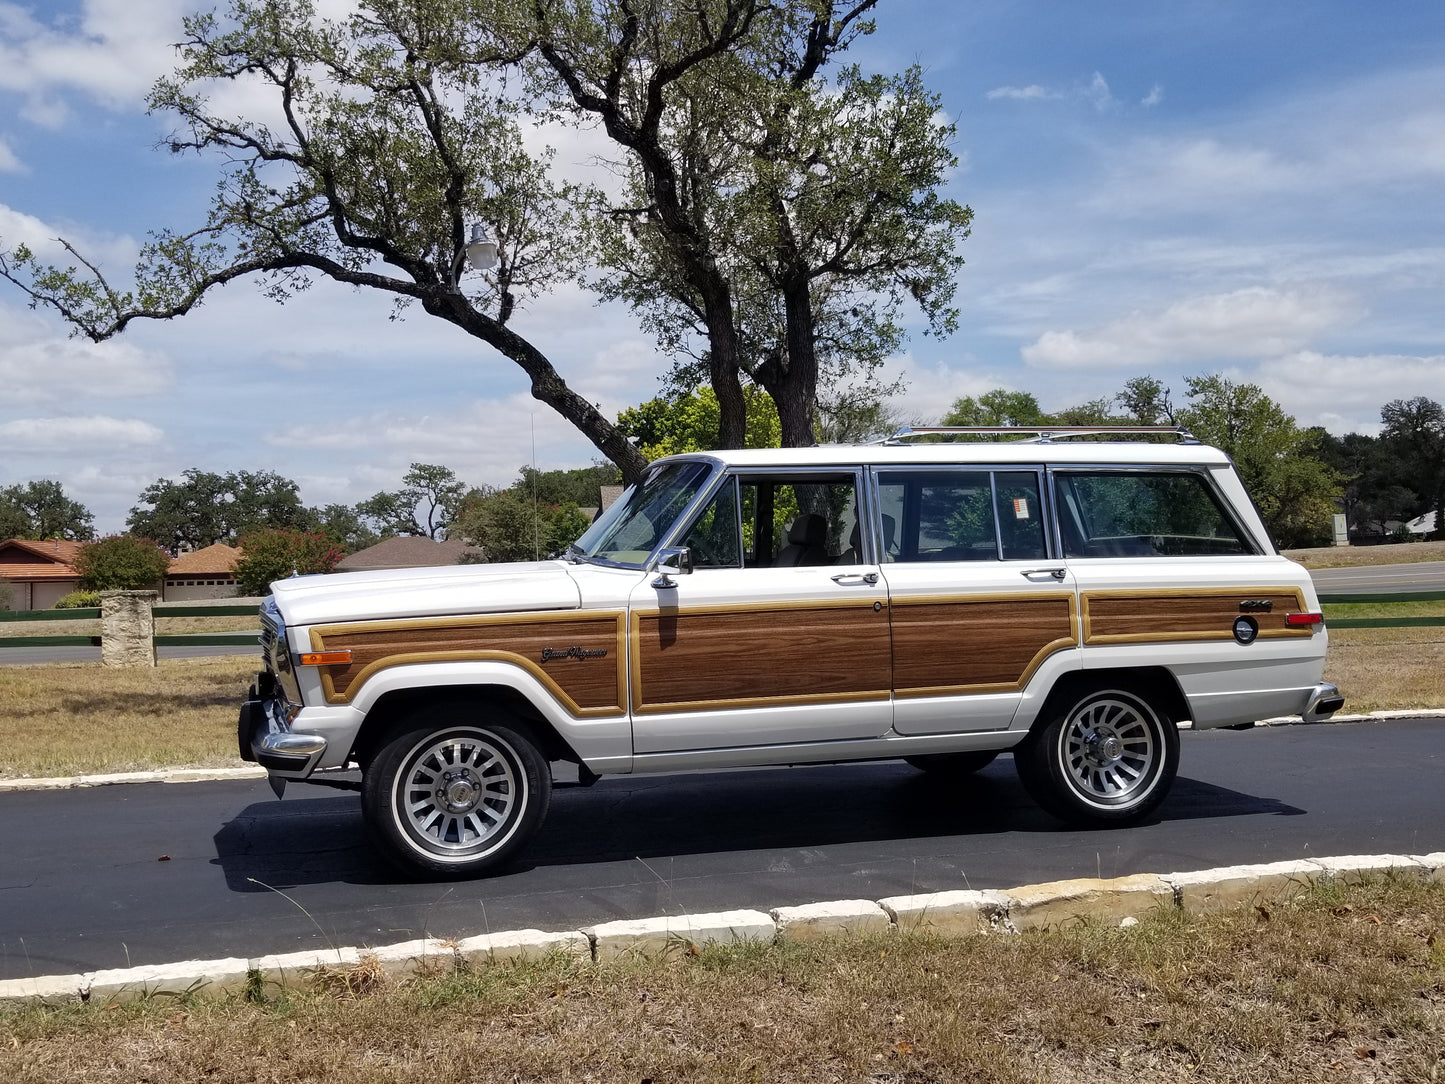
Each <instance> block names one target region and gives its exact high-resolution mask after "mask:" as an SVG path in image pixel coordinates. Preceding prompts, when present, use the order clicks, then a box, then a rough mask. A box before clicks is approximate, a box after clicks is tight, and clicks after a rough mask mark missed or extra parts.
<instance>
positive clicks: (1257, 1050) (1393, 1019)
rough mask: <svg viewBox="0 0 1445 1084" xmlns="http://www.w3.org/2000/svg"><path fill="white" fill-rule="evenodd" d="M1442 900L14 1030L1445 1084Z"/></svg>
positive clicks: (921, 1069)
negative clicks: (1439, 1083) (1440, 1083)
mask: <svg viewBox="0 0 1445 1084" xmlns="http://www.w3.org/2000/svg"><path fill="white" fill-rule="evenodd" d="M1442 928H1445V886H1442V885H1439V884H1428V883H1425V882H1419V881H1404V880H1390V881H1385V882H1380V883H1377V884H1372V885H1367V886H1362V887H1358V888H1353V889H1343V888H1328V887H1327V888H1321V889H1318V890H1315V891H1312V892H1310V893H1308V894H1306V895H1304V896H1302V897H1301V898H1300V899H1299V900H1296V901H1295V902H1292V903H1289V904H1284V905H1280V906H1277V907H1271V908H1269V909H1264V908H1250V909H1247V910H1243V911H1239V912H1235V913H1231V914H1227V915H1222V916H1217V917H1213V918H1207V919H1206V918H1190V917H1188V916H1183V915H1180V914H1178V913H1169V914H1163V913H1161V914H1160V915H1159V916H1158V917H1156V918H1153V919H1149V920H1146V921H1145V922H1143V923H1141V924H1140V925H1138V926H1135V927H1132V928H1129V929H1117V928H1104V927H1098V926H1091V927H1082V928H1079V929H1074V930H1069V931H1063V932H1055V933H1048V934H1029V935H1025V936H1022V937H1011V936H989V937H978V938H972V939H968V940H962V941H942V940H935V939H930V938H925V937H917V936H891V937H885V938H878V939H873V940H857V941H836V942H832V943H824V944H815V945H809V946H777V947H772V946H766V947H765V946H757V947H751V948H743V949H728V950H723V949H705V950H703V951H702V952H701V953H700V954H699V955H697V956H693V957H684V958H682V959H680V960H677V961H675V962H672V963H667V964H660V963H655V962H638V963H633V964H630V965H602V966H593V965H581V964H566V963H561V962H552V963H547V964H534V965H527V966H519V967H516V968H498V969H494V970H489V971H482V972H478V973H462V974H457V975H454V976H450V977H444V978H436V977H432V978H423V979H416V980H411V981H410V982H409V983H407V984H405V985H401V986H389V985H386V984H382V985H380V986H379V987H375V988H373V989H371V990H370V992H365V991H359V990H357V989H355V988H353V987H351V986H348V985H346V984H336V983H329V984H327V985H326V986H325V987H322V988H319V989H318V990H317V991H316V992H314V993H308V994H298V995H294V996H292V997H290V998H287V999H285V1000H280V1001H273V1002H268V1003H254V1002H249V1001H246V1000H244V999H239V998H238V999H232V1000H226V1001H212V1002H205V1001H197V1000H184V999H183V1000H165V999H156V1000H154V1001H152V1002H149V1003H141V1004H136V1005H128V1006H115V1007H111V1006H86V1007H81V1008H69V1009H32V1010H26V1011H22V1012H12V1013H10V1014H8V1015H0V1073H3V1074H4V1075H5V1078H6V1079H7V1080H8V1081H11V1082H13V1084H26V1082H30V1081H45V1082H46V1084H50V1082H52V1081H56V1080H65V1081H79V1082H91V1081H126V1082H129V1081H138V1080H144V1081H150V1082H155V1084H165V1082H171V1081H176V1082H180V1081H195V1080H216V1081H254V1080H267V1081H276V1082H279V1084H290V1082H293V1081H295V1082H299V1081H319V1080H326V1081H328V1082H334V1084H353V1082H363V1081H365V1082H370V1081H399V1082H406V1081H421V1082H425V1084H449V1082H463V1081H466V1082H471V1081H487V1082H490V1081H499V1082H500V1081H506V1082H517V1081H526V1082H541V1081H548V1082H551V1081H558V1082H572V1081H578V1082H581V1081H597V1082H609V1084H610V1082H638V1081H657V1082H662V1081H709V1082H719V1084H724V1082H727V1084H732V1082H744V1081H747V1082H756V1081H779V1082H788V1084H823V1082H829V1084H831V1082H835V1081H850V1082H851V1081H857V1082H869V1084H884V1082H888V1084H905V1082H907V1084H926V1082H941V1081H970V1082H979V1084H994V1082H998V1084H1015V1082H1018V1084H1022V1082H1025V1081H1029V1082H1044V1084H1094V1082H1098V1084H1103V1082H1108V1084H1134V1082H1143V1081H1181V1080H1195V1081H1210V1082H1217V1084H1272V1082H1275V1081H1279V1082H1284V1081H1290V1082H1296V1081H1298V1082H1311V1081H1332V1082H1333V1081H1347V1082H1364V1081H1374V1082H1402V1084H1403V1082H1410V1084H1416V1082H1424V1081H1432V1080H1436V1079H1439V1077H1440V1074H1442V1073H1445V938H1442V936H1441V933H1442Z"/></svg>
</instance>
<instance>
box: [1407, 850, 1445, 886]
mask: <svg viewBox="0 0 1445 1084" xmlns="http://www.w3.org/2000/svg"><path fill="white" fill-rule="evenodd" d="M1414 858H1415V861H1417V862H1419V863H1420V865H1422V866H1424V867H1425V868H1426V869H1427V870H1429V871H1430V872H1429V873H1428V874H1427V876H1428V877H1429V878H1430V880H1432V881H1438V882H1441V883H1445V851H1435V852H1434V853H1433V854H1417V855H1415V856H1414Z"/></svg>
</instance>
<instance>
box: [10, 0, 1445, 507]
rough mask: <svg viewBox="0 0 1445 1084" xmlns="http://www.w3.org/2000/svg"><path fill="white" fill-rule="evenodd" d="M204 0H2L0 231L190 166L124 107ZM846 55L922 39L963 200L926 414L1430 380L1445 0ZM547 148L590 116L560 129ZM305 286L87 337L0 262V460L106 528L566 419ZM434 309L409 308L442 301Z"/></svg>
mask: <svg viewBox="0 0 1445 1084" xmlns="http://www.w3.org/2000/svg"><path fill="white" fill-rule="evenodd" d="M332 2H340V0H332ZM193 6H195V0H79V2H76V0H69V2H61V0H51V2H41V3H36V2H33V0H31V2H26V0H20V2H14V0H0V244H3V246H4V247H6V248H8V247H11V246H13V245H14V244H15V243H17V242H20V241H25V242H27V243H30V244H31V245H32V246H39V247H41V248H42V249H43V250H47V251H48V250H50V249H52V248H53V239H54V238H56V237H65V238H67V239H69V240H71V241H73V242H74V243H76V244H77V245H78V246H79V247H80V248H81V249H82V251H84V252H86V253H87V254H91V255H94V256H95V257H96V258H98V259H99V260H101V261H102V264H103V266H104V268H105V270H106V271H107V272H108V273H110V274H112V275H113V276H114V277H116V278H118V279H122V280H123V279H124V277H125V275H126V272H127V270H128V269H129V267H130V266H131V264H132V263H133V259H134V254H135V252H136V249H137V247H138V245H139V244H140V242H141V241H142V240H143V239H144V237H145V234H146V231H147V230H148V229H152V228H156V227H160V226H175V227H185V226H187V225H190V224H193V223H195V222H197V221H198V220H199V219H200V217H201V216H202V214H203V213H204V208H205V204H206V201H207V198H208V195H209V192H210V186H211V182H212V178H213V172H212V169H211V167H209V166H208V165H207V164H206V163H204V162H197V161H194V160H182V159H177V158H174V157H173V156H171V155H169V154H166V153H163V152H160V151H156V150H154V149H152V148H153V145H154V143H155V141H156V139H157V138H158V137H159V136H160V135H161V134H162V133H163V132H164V131H165V130H166V128H167V122H166V120H165V118H151V117H147V116H146V115H145V113H144V108H143V102H144V97H145V94H146V91H147V89H148V88H149V86H150V84H151V82H152V81H153V80H154V79H155V78H156V77H157V76H158V75H160V74H162V73H164V72H165V71H167V70H168V69H169V66H170V64H171V63H172V53H171V51H170V49H169V47H168V44H167V43H169V42H172V41H175V40H176V38H177V36H178V35H177V28H178V26H179V21H180V17H181V15H182V14H183V13H184V12H186V11H187V10H189V9H190V8H191V7H193ZM880 8H881V10H880V11H879V13H878V32H877V34H875V35H874V36H872V37H871V38H868V39H865V40H863V41H861V42H860V43H859V44H858V45H857V46H856V48H855V51H854V58H855V59H856V60H858V61H859V62H860V63H862V64H863V65H864V66H865V67H868V68H877V69H882V70H891V69H897V68H899V67H902V66H904V65H907V64H910V63H914V62H917V63H920V64H922V65H923V66H924V68H925V69H926V71H927V73H928V82H929V84H930V86H931V87H933V88H934V89H935V90H936V91H938V92H939V93H940V94H941V95H942V98H943V102H944V108H945V110H946V111H947V113H948V114H949V116H950V118H951V119H953V120H954V121H955V122H956V123H957V125H958V143H957V147H956V150H957V152H958V155H959V158H960V160H961V164H960V168H959V170H958V171H957V173H956V175H955V177H954V178H953V180H952V183H951V192H952V194H953V195H954V196H955V197H956V198H958V199H960V200H962V201H964V202H967V203H968V204H970V205H971V206H972V207H973V209H974V212H975V216H976V217H975V228H974V232H973V236H972V237H971V238H970V239H969V240H968V241H966V242H965V243H964V245H963V246H962V252H963V254H964V257H965V259H966V260H967V264H966V266H965V267H964V269H963V270H962V272H961V274H960V276H959V289H958V301H959V304H960V308H961V326H960V330H959V331H958V333H957V334H956V335H954V336H953V337H952V338H950V339H948V340H944V341H942V342H940V341H937V340H933V339H927V338H923V337H921V336H915V337H914V338H912V339H911V340H910V341H909V343H908V344H906V348H905V351H904V353H903V354H901V355H900V357H898V358H897V359H896V360H895V363H894V367H895V370H896V372H898V373H899V374H901V375H903V376H904V377H905V378H906V379H907V380H908V383H909V388H908V391H907V392H906V393H905V394H904V395H903V396H902V397H901V399H900V400H899V402H898V404H897V406H898V407H899V408H900V410H901V411H902V412H903V413H904V414H905V415H906V416H908V417H911V418H915V419H919V420H931V419H933V418H936V417H937V416H938V415H940V414H941V413H942V412H943V411H945V410H946V409H947V408H948V406H949V404H950V403H951V402H952V400H953V399H954V398H955V397H957V396H959V395H969V394H978V393H981V392H983V391H986V390H988V389H990V388H993V387H1008V388H1015V389H1021V390H1025V391H1030V392H1032V393H1034V394H1035V395H1036V396H1037V397H1038V398H1039V400H1040V401H1041V402H1042V404H1043V405H1044V406H1045V407H1046V408H1049V409H1060V408H1063V407H1066V406H1070V405H1073V404H1076V403H1079V402H1082V401H1084V400H1088V399H1092V398H1096V397H1098V396H1102V395H1110V394H1112V393H1114V392H1116V391H1117V390H1118V389H1119V388H1120V387H1122V385H1123V383H1124V382H1125V381H1126V380H1128V379H1129V378H1130V377H1133V376H1137V375H1141V374H1144V373H1149V374H1152V375H1154V376H1156V377H1158V378H1160V379H1162V380H1164V381H1166V382H1167V383H1169V384H1170V385H1171V386H1172V387H1173V388H1174V391H1175V397H1176V399H1182V397H1183V379H1184V377H1186V376H1189V375H1196V374H1200V373H1209V372H1224V373H1226V374H1228V375H1230V376H1231V377H1233V378H1235V379H1240V380H1249V381H1253V382H1256V383H1258V384H1260V385H1261V386H1263V387H1264V389H1265V390H1266V391H1267V392H1268V393H1269V394H1270V395H1272V396H1274V397H1275V398H1276V399H1277V400H1279V401H1280V402H1281V403H1282V404H1283V405H1284V406H1285V408H1286V409H1288V410H1289V411H1290V412H1291V413H1293V414H1294V415H1295V416H1296V417H1297V418H1298V419H1299V421H1300V422H1301V423H1302V424H1311V425H1313V424H1320V425H1325V426H1326V427H1328V428H1329V429H1331V430H1332V431H1334V432H1337V433H1343V432H1348V431H1364V432H1373V431H1375V430H1376V429H1377V428H1378V420H1379V408H1380V406H1381V405H1382V404H1383V403H1384V402H1386V401H1388V400H1390V399H1393V398H1400V397H1409V396H1414V395H1428V396H1430V397H1432V398H1435V399H1437V400H1439V399H1442V398H1445V304H1442V302H1445V6H1442V5H1439V4H1435V3H1411V4H1377V5H1363V4H1358V3H1346V2H1330V0H1320V2H1312V3H1304V2H1299V3H1272V2H1268V0H1254V2H1248V3H1245V2H1241V3H1225V2H1210V3H1192V2H1179V3H1169V4H1158V3H1128V2H1114V3H1092V4H1069V3H1061V2H1054V3H1044V2H1032V3H1009V2H1003V0H998V2H985V3H955V2H934V0H884V3H883V4H881V5H880ZM559 150H560V156H559V157H560V159H561V160H562V161H564V162H565V161H572V162H581V161H583V160H585V158H586V155H587V149H586V148H585V147H583V146H580V145H579V146H565V145H564V146H561V147H559ZM387 315H388V309H387V306H386V305H385V304H378V303H377V301H376V299H374V298H368V297H365V296H362V295H358V294H354V293H352V292H351V291H349V290H344V289H341V288H339V287H335V286H331V285H328V284H320V285H318V286H317V287H316V288H314V289H313V290H312V291H310V293H309V295H308V296H305V297H303V298H301V299H300V300H298V301H294V302H292V303H291V304H289V305H287V306H284V307H278V306H277V305H275V304H273V303H271V302H269V301H267V300H265V299H264V298H262V297H261V296H260V293H259V291H257V290H256V289H254V288H251V287H249V286H247V285H245V284H243V283H236V284H232V285H231V286H229V287H227V288H226V289H225V290H223V291H221V292H219V293H218V294H217V295H216V296H214V297H213V298H211V299H210V300H209V301H208V302H207V303H206V305H205V306H204V307H203V308H202V309H201V310H199V311H198V312H196V313H195V314H193V315H191V316H188V317H186V318H184V319H181V320H177V321H173V322H171V323H168V324H155V323H146V324H141V325H134V326H133V330H131V331H128V332H127V333H126V334H125V335H124V336H122V337H121V338H120V339H118V340H115V341H113V342H110V343H106V344H102V345H99V346H95V345H90V344H86V343H84V342H80V341H77V340H73V339H69V338H68V337H67V335H66V331H65V329H64V327H63V326H62V325H61V324H60V322H59V321H58V320H56V319H55V318H53V317H51V316H49V315H47V314H43V313H35V312H31V311H30V310H28V309H27V308H26V307H25V304H24V302H23V299H22V298H21V297H20V296H19V294H18V293H17V292H16V291H14V290H13V289H11V288H9V287H8V284H0V485H4V484H10V483H12V482H23V481H26V480H29V479H32V478H54V479H58V480H60V481H61V482H62V483H64V485H65V488H66V490H67V492H69V493H70V494H71V495H72V496H74V497H75V498H77V499H79V500H81V501H82V502H84V503H85V504H86V505H87V506H89V507H90V508H91V509H92V510H93V511H94V512H95V513H96V516H97V520H98V525H99V527H100V528H101V529H102V530H106V531H113V530H119V529H121V528H122V527H123V523H124V518H125V514H126V511H127V510H128V509H129V508H130V507H131V505H132V504H134V502H135V498H136V495H137V494H138V493H139V491H140V490H141V488H142V487H144V486H145V485H147V484H149V483H150V482H152V481H154V480H155V479H156V478H158V477H162V476H165V477H175V476H178V475H179V474H180V472H181V471H182V470H184V469H186V468H188V467H200V468H203V469H208V470H222V471H224V470H234V469H248V470H263V469H264V470H275V471H278V472H280V473H282V474H284V475H286V476H288V477H291V478H294V479H296V480H297V481H298V482H299V483H300V485H301V493H302V497H303V499H304V500H305V501H306V502H307V503H311V504H324V503H330V502H334V501H339V502H345V503H352V502H355V501H356V500H359V499H361V498H364V497H366V496H368V495H370V494H371V493H374V492H376V491H377V490H378V489H385V488H395V487H396V485H397V484H398V483H399V481H400V478H401V475H402V473H403V472H404V471H405V469H406V467H407V464H409V463H411V462H413V461H424V462H439V463H445V464H447V465H448V466H451V467H452V468H453V469H454V470H456V471H457V473H458V474H459V476H461V477H462V478H463V479H464V480H465V481H467V482H469V483H472V484H482V483H491V484H506V483H507V482H510V481H511V480H512V479H513V478H514V477H515V475H516V472H517V469H518V467H520V466H521V465H522V464H524V463H526V462H529V461H530V460H531V459H532V457H533V443H534V441H535V448H536V460H537V462H538V463H539V465H541V466H542V467H544V468H552V467H567V466H580V465H584V464H585V463H587V462H588V461H590V460H591V459H592V458H593V451H592V449H591V446H590V445H589V444H587V443H586V442H585V441H584V440H582V439H581V438H580V437H578V436H576V435H575V434H574V433H573V431H572V430H571V429H570V428H569V427H568V426H567V425H566V424H565V423H564V422H562V421H561V420H560V419H558V418H556V417H555V416H554V415H553V414H552V413H551V412H550V411H549V410H548V409H547V408H546V407H544V406H542V405H540V404H537V403H535V402H534V401H533V400H532V399H531V398H530V397H529V396H528V394H527V391H526V386H525V383H524V381H523V380H522V379H521V375H520V372H519V371H518V370H516V369H515V367H513V366H512V364H511V363H510V362H507V361H506V360H505V359H502V358H500V357H498V356H497V355H495V354H491V353H489V351H488V350H487V349H486V348H485V347H484V346H481V345H480V344H477V343H474V342H473V341H471V340H469V339H467V338H466V337H465V336H463V335H462V334H461V333H460V332H457V331H454V330H453V329H450V328H448V327H445V326H441V325H440V324H435V322H433V321H430V320H428V319H427V318H425V317H424V316H421V315H413V316H411V317H410V318H409V319H407V320H406V321H404V322H402V323H392V322H390V321H388V319H387ZM434 325H435V326H434ZM516 326H517V328H518V330H519V331H521V332H522V333H523V334H525V335H527V336H528V337H531V338H533V339H534V340H535V341H536V342H538V344H539V345H541V346H542V347H543V348H544V349H545V350H546V351H547V352H548V353H549V355H550V356H551V357H552V358H553V360H554V362H555V364H556V365H557V367H558V368H559V370H561V371H562V373H563V375H564V376H565V377H566V378H567V379H568V381H569V383H570V384H572V385H573V386H574V387H575V388H577V389H578V390H579V391H580V392H582V393H583V394H584V395H586V396H588V397H589V398H590V399H592V400H594V401H596V402H598V403H599V404H600V405H601V406H602V407H603V409H604V410H605V411H607V412H608V413H615V411H616V410H618V409H620V408H621V407H623V406H626V405H629V404H631V403H635V402H638V401H640V400H642V399H645V398H648V397H650V396H652V395H653V394H655V393H656V390H657V384H656V379H655V377H656V374H657V373H658V372H660V371H662V369H663V368H665V362H664V361H663V360H662V359H660V358H659V357H658V356H657V354H656V352H655V350H654V347H653V344H652V343H651V341H650V339H649V338H648V337H647V336H645V335H643V334H641V333H640V332H639V331H638V330H637V329H636V327H635V325H634V323H633V321H632V319H631V318H630V317H629V315H628V314H627V313H626V312H625V311H621V310H615V309H605V308H599V307H597V306H596V305H594V303H593V302H592V299H591V298H590V297H589V296H588V295H586V294H585V293H582V292H581V291H578V290H574V289H568V290H563V291H559V292H557V293H555V294H553V295H552V296H550V297H547V298H545V299H543V300H542V301H541V302H540V303H538V304H536V305H534V306H533V307H532V308H531V309H530V310H529V311H528V312H526V313H524V314H522V316H521V317H520V318H519V319H518V321H517V324H516Z"/></svg>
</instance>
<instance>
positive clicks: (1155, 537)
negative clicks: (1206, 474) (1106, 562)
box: [1054, 471, 1253, 557]
mask: <svg viewBox="0 0 1445 1084" xmlns="http://www.w3.org/2000/svg"><path fill="white" fill-rule="evenodd" d="M1054 485H1055V492H1056V494H1057V496H1058V509H1059V535H1060V537H1061V539H1062V541H1063V547H1064V556H1065V557H1207V556H1215V555H1219V554H1243V553H1252V552H1253V550H1252V549H1251V548H1250V546H1249V545H1248V543H1246V542H1245V540H1244V538H1243V536H1242V535H1241V534H1240V532H1239V530H1238V528H1237V527H1236V526H1235V525H1234V523H1233V521H1231V520H1230V518H1229V517H1228V516H1227V515H1226V514H1225V512H1224V509H1223V508H1222V507H1221V506H1220V504H1219V501H1218V500H1217V499H1216V498H1215V496H1214V493H1213V491H1212V490H1211V489H1210V488H1209V485H1208V483H1207V482H1206V481H1205V480H1204V478H1202V477H1201V476H1200V475H1198V474H1193V473H1188V472H1167V471H1131V472H1122V471H1100V472H1097V473H1092V472H1090V473H1085V472H1073V471H1068V472H1064V471H1060V472H1057V473H1056V474H1055V476H1054Z"/></svg>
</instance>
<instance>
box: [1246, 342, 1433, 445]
mask: <svg viewBox="0 0 1445 1084" xmlns="http://www.w3.org/2000/svg"><path fill="white" fill-rule="evenodd" d="M1252 379H1253V380H1254V382H1255V383H1257V384H1259V386H1260V387H1262V388H1263V389H1264V390H1265V391H1266V392H1267V393H1268V394H1269V395H1270V396H1271V397H1273V398H1275V399H1277V400H1279V401H1280V402H1281V403H1283V404H1284V405H1285V406H1286V408H1287V409H1288V410H1289V411H1290V413H1292V414H1294V416H1295V418H1296V419H1297V420H1298V421H1299V422H1300V424H1302V425H1323V426H1325V427H1326V428H1328V429H1330V430H1331V431H1334V432H1342V431H1357V432H1377V431H1378V429H1379V422H1380V407H1382V406H1383V405H1384V404H1386V403H1388V402H1390V400H1392V399H1412V398H1414V397H1415V396H1417V395H1425V396H1428V397H1430V398H1433V399H1435V400H1437V401H1439V400H1441V399H1442V398H1445V395H1442V389H1445V354H1435V355H1425V356H1417V355H1408V354H1356V355H1347V354H1323V353H1320V352H1318V351H1315V350H1298V351H1294V352H1292V353H1289V354H1285V355H1282V356H1280V357H1276V358H1271V359H1268V360H1266V361H1264V362H1263V363H1262V364H1261V365H1260V366H1259V368H1258V369H1257V370H1256V372H1255V375H1254V376H1253V377H1252Z"/></svg>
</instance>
